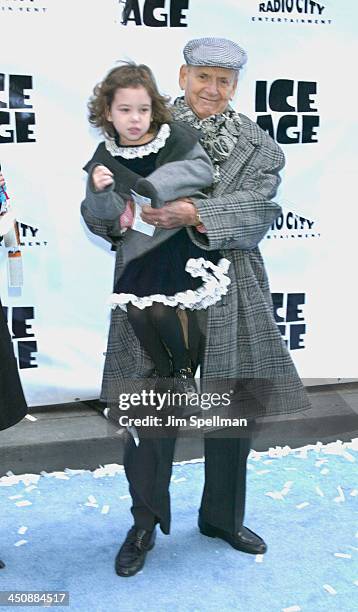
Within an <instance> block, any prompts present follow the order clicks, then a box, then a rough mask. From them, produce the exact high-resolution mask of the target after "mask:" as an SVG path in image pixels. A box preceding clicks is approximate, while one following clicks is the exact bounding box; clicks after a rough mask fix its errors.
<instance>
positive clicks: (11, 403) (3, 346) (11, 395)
mask: <svg viewBox="0 0 358 612" xmlns="http://www.w3.org/2000/svg"><path fill="white" fill-rule="evenodd" d="M26 413H27V406H26V401H25V397H24V393H23V391H22V387H21V382H20V378H19V373H18V370H17V363H16V359H15V356H14V351H13V348H12V343H11V339H10V334H9V330H8V327H7V324H6V320H5V317H4V313H3V309H2V305H1V301H0V429H7V428H8V427H11V426H12V425H15V423H18V422H19V421H21V419H23V418H24V416H25V415H26Z"/></svg>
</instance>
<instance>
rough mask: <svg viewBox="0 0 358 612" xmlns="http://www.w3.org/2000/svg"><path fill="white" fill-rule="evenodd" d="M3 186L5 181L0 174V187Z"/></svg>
mask: <svg viewBox="0 0 358 612" xmlns="http://www.w3.org/2000/svg"><path fill="white" fill-rule="evenodd" d="M3 185H5V179H4V177H3V175H2V174H1V172H0V187H2V186H3Z"/></svg>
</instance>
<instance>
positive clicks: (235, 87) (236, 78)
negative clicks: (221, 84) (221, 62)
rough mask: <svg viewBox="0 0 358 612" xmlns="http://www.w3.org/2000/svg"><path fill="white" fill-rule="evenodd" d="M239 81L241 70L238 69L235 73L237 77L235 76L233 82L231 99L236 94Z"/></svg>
mask: <svg viewBox="0 0 358 612" xmlns="http://www.w3.org/2000/svg"><path fill="white" fill-rule="evenodd" d="M238 81H239V71H237V72H236V74H235V78H234V82H233V85H232V90H231V97H230V100H232V99H233V97H234V95H235V94H236V90H237V84H238Z"/></svg>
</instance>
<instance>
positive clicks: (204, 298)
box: [112, 153, 230, 310]
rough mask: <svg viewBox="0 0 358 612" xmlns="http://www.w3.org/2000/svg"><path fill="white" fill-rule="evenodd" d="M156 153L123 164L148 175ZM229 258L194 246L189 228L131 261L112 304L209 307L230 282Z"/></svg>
mask: <svg viewBox="0 0 358 612" xmlns="http://www.w3.org/2000/svg"><path fill="white" fill-rule="evenodd" d="M156 157H157V153H150V154H149V155H146V156H145V157H135V158H133V159H126V158H124V157H121V156H116V159H117V160H118V161H119V163H121V164H122V165H124V166H126V167H127V168H129V169H130V170H132V171H133V172H136V173H137V174H139V175H140V176H143V177H146V176H148V175H149V174H150V173H151V172H153V171H154V170H155V161H156ZM227 269H228V261H227V260H225V259H223V258H222V257H221V255H220V252H219V251H206V250H204V249H201V248H200V247H198V246H197V245H195V244H194V243H193V242H192V241H191V240H190V238H189V236H188V233H187V231H186V229H185V228H184V229H182V230H180V231H178V232H177V233H176V234H174V236H172V237H171V238H169V239H168V240H166V241H165V242H163V243H162V244H160V245H159V246H157V247H155V248H154V249H153V250H152V251H149V253H146V254H145V255H143V256H141V257H139V258H137V259H134V260H132V261H131V262H130V263H129V264H128V265H127V266H126V268H125V270H124V272H123V273H122V275H121V276H120V278H119V280H118V281H117V283H116V285H115V287H114V293H113V295H112V301H113V305H114V306H115V305H118V306H120V307H121V308H122V309H123V310H126V304H127V303H128V302H131V303H133V304H134V305H135V306H138V307H139V308H145V307H146V306H150V305H151V304H152V303H153V302H161V303H163V304H166V305H169V306H174V307H179V308H181V309H185V308H189V309H192V310H196V309H202V308H207V307H208V306H210V305H212V304H214V303H215V302H217V301H219V300H220V299H221V297H222V296H223V295H224V294H225V293H226V292H227V287H228V285H229V283H230V280H229V277H228V275H227Z"/></svg>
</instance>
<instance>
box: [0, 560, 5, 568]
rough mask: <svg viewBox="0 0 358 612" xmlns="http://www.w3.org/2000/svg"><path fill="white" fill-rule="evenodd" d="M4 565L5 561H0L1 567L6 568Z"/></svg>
mask: <svg viewBox="0 0 358 612" xmlns="http://www.w3.org/2000/svg"><path fill="white" fill-rule="evenodd" d="M4 567H6V565H5V563H4V561H0V569H4Z"/></svg>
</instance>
